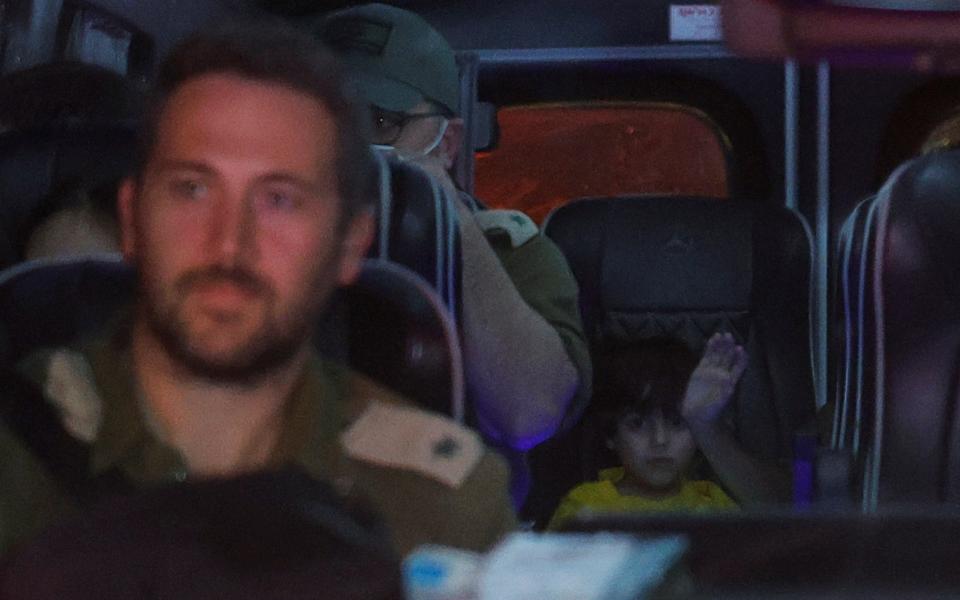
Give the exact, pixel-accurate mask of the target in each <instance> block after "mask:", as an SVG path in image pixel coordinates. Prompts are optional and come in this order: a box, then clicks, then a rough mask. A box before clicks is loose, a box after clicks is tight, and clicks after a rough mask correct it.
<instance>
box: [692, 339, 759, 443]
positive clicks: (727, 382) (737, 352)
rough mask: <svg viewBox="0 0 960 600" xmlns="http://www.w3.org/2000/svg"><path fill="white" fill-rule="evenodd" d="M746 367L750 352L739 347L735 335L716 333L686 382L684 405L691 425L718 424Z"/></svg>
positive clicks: (708, 342)
mask: <svg viewBox="0 0 960 600" xmlns="http://www.w3.org/2000/svg"><path fill="white" fill-rule="evenodd" d="M746 368H747V352H746V350H744V349H743V347H742V346H738V345H737V343H736V342H735V341H734V339H733V335H731V334H729V333H715V334H713V336H712V337H711V338H710V340H709V341H707V347H706V349H705V350H704V351H703V358H701V359H700V363H699V364H698V365H697V368H696V369H694V371H693V374H692V375H690V381H689V383H687V391H686V393H685V394H684V396H683V405H682V406H681V411H682V414H683V418H684V419H685V420H686V421H687V422H688V423H691V424H693V423H694V422H697V423H712V422H713V421H715V420H716V419H717V417H718V416H720V411H722V410H723V408H724V407H725V406H726V405H727V403H728V402H729V401H730V398H731V397H732V396H733V389H734V388H735V387H736V385H737V381H739V380H740V376H741V375H743V371H744V369H746Z"/></svg>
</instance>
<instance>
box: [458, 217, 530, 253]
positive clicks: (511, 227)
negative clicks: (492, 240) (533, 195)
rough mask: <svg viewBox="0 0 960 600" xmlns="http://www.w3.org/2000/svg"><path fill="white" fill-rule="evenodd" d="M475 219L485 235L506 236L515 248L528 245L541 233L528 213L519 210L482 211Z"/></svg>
mask: <svg viewBox="0 0 960 600" xmlns="http://www.w3.org/2000/svg"><path fill="white" fill-rule="evenodd" d="M473 217H474V219H475V220H476V222H477V225H479V226H480V229H482V230H483V232H484V233H485V234H496V233H501V234H506V235H508V236H509V237H510V245H511V246H513V247H514V248H519V247H520V246H522V245H524V244H526V243H527V242H528V241H530V239H531V238H532V237H533V236H535V235H537V233H538V232H539V231H540V230H539V228H537V224H536V223H534V222H533V219H531V218H530V217H529V216H527V214H526V213H524V212H521V211H519V210H507V209H498V210H481V211H478V212H475V213H473Z"/></svg>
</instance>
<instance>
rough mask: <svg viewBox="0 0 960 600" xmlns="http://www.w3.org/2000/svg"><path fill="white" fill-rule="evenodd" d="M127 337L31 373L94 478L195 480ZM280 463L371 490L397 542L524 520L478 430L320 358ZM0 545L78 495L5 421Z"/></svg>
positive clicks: (476, 539)
mask: <svg viewBox="0 0 960 600" xmlns="http://www.w3.org/2000/svg"><path fill="white" fill-rule="evenodd" d="M123 340H124V336H123V335H122V334H120V333H115V334H113V335H111V336H108V337H105V338H102V339H100V340H98V341H95V342H94V343H91V344H90V345H88V346H85V347H84V348H82V350H81V351H80V352H75V351H70V350H58V351H54V352H46V353H42V354H40V355H36V356H34V357H31V359H29V360H28V361H27V362H25V363H24V365H23V371H24V372H26V373H27V374H28V376H30V377H31V379H33V380H34V381H37V382H38V383H40V384H41V385H43V388H44V395H45V396H46V397H47V399H48V400H49V401H50V402H52V403H53V404H54V405H55V406H56V408H57V410H58V411H59V414H60V415H61V421H62V422H63V425H64V428H65V429H66V430H67V431H68V432H69V433H70V434H71V435H72V436H74V437H76V438H77V439H79V440H81V441H83V442H86V443H89V447H90V460H89V469H90V472H89V474H90V477H91V478H93V477H96V476H97V475H99V474H101V473H104V472H106V471H108V470H119V472H121V473H122V474H123V475H124V476H125V478H126V479H127V480H129V481H130V482H131V483H133V484H134V485H135V486H137V487H146V486H150V485H151V484H159V483H163V482H169V481H176V480H183V479H185V478H186V477H187V476H188V474H187V469H186V464H185V461H184V459H183V457H182V456H181V455H180V454H179V453H178V452H177V451H176V450H174V449H172V448H170V447H169V446H167V445H165V444H163V443H162V442H161V441H160V440H159V437H158V435H156V434H155V433H154V431H153V430H152V428H151V426H150V424H149V422H148V420H147V419H145V417H144V414H143V412H142V411H141V409H140V403H139V402H138V400H137V393H136V387H135V382H134V380H133V377H132V370H131V365H130V358H129V352H128V351H127V350H126V346H127V345H126V343H125V342H124V341H123ZM288 411H289V412H288V414H287V416H286V421H285V426H284V430H283V432H282V434H281V439H280V443H279V445H278V447H277V448H276V450H275V452H274V456H273V458H272V462H273V463H274V464H275V465H278V466H279V465H285V464H296V465H299V466H301V467H303V468H304V469H306V470H307V472H309V473H311V474H313V475H315V476H316V477H318V478H322V479H324V480H326V481H329V482H330V483H332V484H333V486H334V487H335V488H336V489H338V490H339V491H340V492H341V493H344V494H350V495H356V496H358V497H361V498H364V499H365V500H366V501H367V502H368V503H369V504H370V505H371V506H372V508H374V509H375V510H376V511H378V512H379V513H380V515H381V517H382V518H383V520H384V522H385V524H386V526H387V529H388V531H389V532H390V535H391V537H392V539H393V542H394V546H395V548H396V550H397V551H398V552H400V553H401V555H402V554H406V553H407V552H409V551H410V550H411V549H413V548H414V547H416V546H417V545H419V544H423V543H437V544H445V545H450V546H456V547H461V548H467V549H473V550H483V549H486V548H488V547H489V546H491V545H492V544H493V543H494V542H495V541H496V540H497V539H498V538H499V537H500V536H501V535H502V534H503V533H505V532H507V531H509V530H510V529H512V528H513V527H514V525H515V517H514V515H513V512H512V509H511V508H510V505H509V499H508V496H507V488H506V483H507V476H508V473H507V468H506V465H505V464H504V463H503V461H502V460H501V459H500V458H499V457H497V456H496V455H494V454H492V453H490V452H487V451H486V450H485V449H484V447H483V445H482V442H481V441H480V439H479V436H478V435H477V434H476V433H475V432H473V431H471V430H469V429H466V428H463V427H461V426H459V425H457V424H455V423H453V422H452V421H449V420H447V419H444V418H442V417H438V416H434V415H429V414H427V413H425V412H423V411H420V410H418V409H415V408H412V407H411V406H410V405H408V404H407V403H405V402H404V401H403V400H402V399H400V398H398V397H397V396H396V395H394V394H392V393H391V392H389V391H387V390H385V389H383V388H381V387H379V386H378V385H376V384H374V383H373V382H371V381H369V380H368V379H365V378H363V377H361V376H359V375H357V374H355V373H352V372H350V371H348V370H346V369H345V368H343V367H339V366H335V365H332V364H329V363H326V362H323V361H321V360H320V359H319V358H315V359H313V360H312V361H311V362H310V364H309V365H308V368H307V369H306V372H305V374H304V376H303V378H302V379H301V381H300V383H299V385H298V387H297V388H296V391H295V392H294V394H293V395H292V398H291V401H290V403H289V407H288ZM0 453H2V454H0V455H2V460H0V552H2V551H5V550H6V549H8V548H9V547H10V546H11V544H13V543H15V542H16V541H19V540H22V539H25V538H27V537H29V536H31V535H32V534H33V533H35V532H36V531H37V530H38V528H39V527H41V526H42V525H44V524H46V523H48V522H49V521H50V520H52V519H53V518H54V516H55V515H56V514H58V513H62V512H63V511H64V510H68V507H69V506H70V503H69V502H68V501H66V500H65V499H64V498H63V497H62V495H61V494H59V493H58V492H57V488H56V486H55V485H54V484H53V482H51V481H50V478H49V476H47V475H46V473H45V469H44V468H43V467H42V466H41V465H40V464H39V462H38V461H37V460H36V459H35V458H33V457H32V456H30V455H29V453H27V452H25V451H24V450H23V448H22V446H21V445H20V444H19V443H18V439H17V438H16V437H15V436H13V435H11V434H10V432H8V431H5V430H2V429H0Z"/></svg>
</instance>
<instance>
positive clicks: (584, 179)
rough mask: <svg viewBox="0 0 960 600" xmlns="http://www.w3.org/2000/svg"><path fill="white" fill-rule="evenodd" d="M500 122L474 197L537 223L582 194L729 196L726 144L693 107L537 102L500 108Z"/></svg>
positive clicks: (480, 162)
mask: <svg viewBox="0 0 960 600" xmlns="http://www.w3.org/2000/svg"><path fill="white" fill-rule="evenodd" d="M497 121H498V124H499V129H500V132H499V133H500V135H499V142H498V144H497V146H496V147H495V148H494V149H492V150H490V151H485V152H478V153H477V156H476V180H475V193H476V195H477V197H478V198H480V199H481V200H482V201H483V202H484V203H485V204H486V205H487V206H489V207H491V208H513V209H518V210H522V211H524V212H526V213H527V214H528V215H530V216H531V217H532V218H533V219H534V220H535V221H537V222H538V223H540V222H542V221H543V219H544V218H545V217H546V215H547V213H549V212H550V210H552V209H553V208H554V207H556V206H559V205H561V204H563V203H565V202H567V201H569V200H572V199H574V198H581V197H584V196H616V195H625V194H663V195H667V196H674V195H691V196H712V197H717V198H726V197H727V196H728V190H727V179H728V177H727V166H728V165H727V156H728V151H729V142H728V141H727V139H726V136H724V135H723V133H722V132H721V131H720V130H719V128H718V127H717V126H716V125H715V124H714V123H713V122H712V121H711V120H710V119H709V117H707V116H706V115H705V114H703V113H702V112H700V111H698V110H696V109H693V108H690V107H685V106H682V105H678V104H666V103H652V102H643V103H637V102H631V103H576V104H574V103H569V104H534V105H525V106H510V107H506V108H501V109H500V110H499V111H498V112H497Z"/></svg>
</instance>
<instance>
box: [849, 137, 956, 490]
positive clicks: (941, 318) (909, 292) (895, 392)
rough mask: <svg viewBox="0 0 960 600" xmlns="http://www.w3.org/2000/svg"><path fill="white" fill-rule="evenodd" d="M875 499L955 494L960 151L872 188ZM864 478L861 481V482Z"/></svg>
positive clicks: (924, 161) (915, 164) (924, 159)
mask: <svg viewBox="0 0 960 600" xmlns="http://www.w3.org/2000/svg"><path fill="white" fill-rule="evenodd" d="M877 213H878V218H877V234H876V235H877V239H876V257H877V258H876V269H875V271H874V273H873V279H872V283H873V289H874V291H875V295H874V296H873V297H872V300H873V301H874V303H875V310H876V313H877V319H876V327H877V329H876V337H877V342H878V343H877V354H876V372H875V373H876V380H875V385H876V394H877V400H876V403H877V407H876V411H877V414H878V415H880V418H881V419H882V424H883V427H882V437H881V439H880V440H879V443H880V449H881V457H880V460H879V461H878V462H877V465H876V466H877V474H878V475H879V482H878V481H877V480H876V479H874V481H873V482H872V484H870V485H872V486H876V485H877V484H878V483H879V489H878V488H876V487H874V488H873V489H874V491H875V496H874V498H877V496H876V493H878V498H879V500H880V501H884V500H886V501H898V502H905V501H906V502H910V501H927V502H928V501H944V500H946V501H950V502H957V501H960V410H958V402H960V400H958V394H957V382H958V373H960V370H958V365H960V236H958V235H957V232H960V151H952V152H944V153H940V154H933V155H929V156H925V157H922V158H920V159H917V160H915V161H913V162H912V163H909V164H908V165H907V166H905V167H901V168H900V169H898V171H897V172H895V173H894V174H893V175H892V176H891V178H890V180H888V182H887V184H886V185H885V186H884V188H883V189H882V190H881V191H880V193H879V194H878V197H877ZM869 487H870V486H868V488H869Z"/></svg>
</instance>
